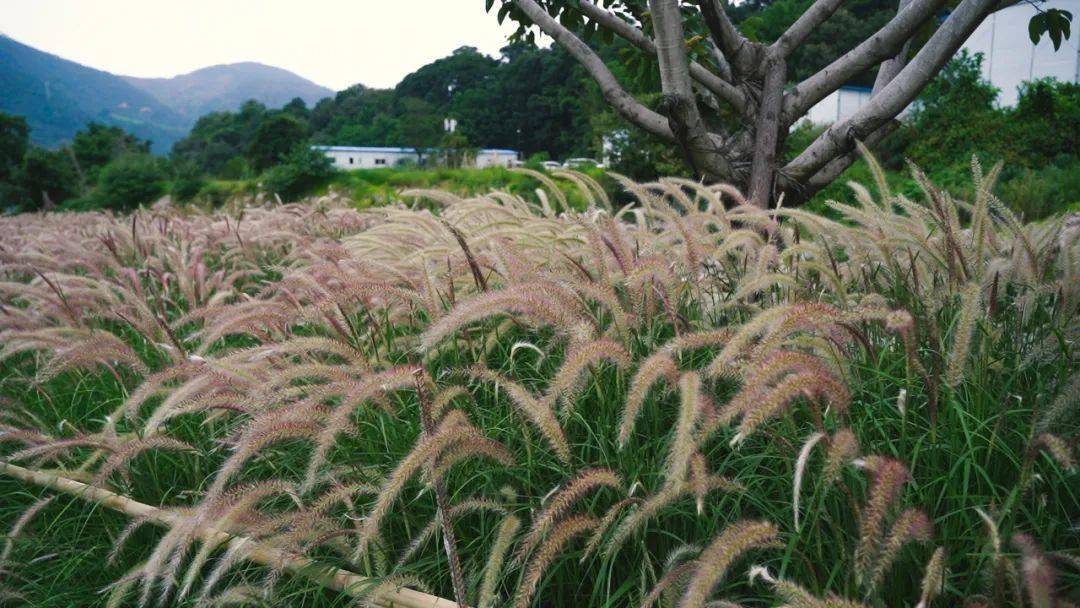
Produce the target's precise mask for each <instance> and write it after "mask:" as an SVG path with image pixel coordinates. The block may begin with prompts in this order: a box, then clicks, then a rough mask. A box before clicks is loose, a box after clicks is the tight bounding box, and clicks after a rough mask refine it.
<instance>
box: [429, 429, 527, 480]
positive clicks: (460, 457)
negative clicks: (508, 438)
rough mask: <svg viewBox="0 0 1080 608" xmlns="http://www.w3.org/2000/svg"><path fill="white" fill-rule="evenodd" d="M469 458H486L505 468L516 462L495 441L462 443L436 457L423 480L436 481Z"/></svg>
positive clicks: (509, 452)
mask: <svg viewBox="0 0 1080 608" xmlns="http://www.w3.org/2000/svg"><path fill="white" fill-rule="evenodd" d="M471 458H487V459H488V460H491V461H494V462H497V463H499V464H501V465H503V466H505V467H509V466H513V465H514V463H515V462H516V461H515V460H514V454H513V452H511V451H510V450H509V449H508V448H507V447H506V446H504V445H503V444H501V443H499V442H497V441H494V440H491V439H487V440H483V441H470V442H463V443H458V444H455V445H452V446H450V447H448V448H446V449H445V450H443V451H442V453H440V454H439V455H438V456H437V457H436V460H435V465H434V466H433V467H432V468H431V469H430V470H429V471H426V472H425V473H424V480H425V481H431V480H435V479H438V478H440V477H442V476H443V475H445V474H446V472H447V471H449V470H450V469H451V468H453V466H454V465H456V464H458V463H459V462H462V461H464V460H468V459H471Z"/></svg>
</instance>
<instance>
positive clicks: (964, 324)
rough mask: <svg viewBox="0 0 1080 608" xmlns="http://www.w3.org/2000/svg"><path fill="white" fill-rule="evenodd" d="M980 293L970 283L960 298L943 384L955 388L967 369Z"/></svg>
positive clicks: (975, 284) (976, 285)
mask: <svg viewBox="0 0 1080 608" xmlns="http://www.w3.org/2000/svg"><path fill="white" fill-rule="evenodd" d="M981 293H982V291H981V288H980V286H979V284H978V283H975V282H972V283H969V284H968V286H967V287H966V288H965V289H964V291H963V293H962V294H961V296H960V313H959V314H958V315H957V316H956V323H955V325H954V329H953V332H954V333H953V343H952V348H950V349H949V361H948V367H947V369H946V372H945V384H946V385H947V386H950V387H953V388H955V387H957V386H959V384H960V381H961V380H962V379H963V377H964V369H965V368H966V367H967V359H968V352H969V351H970V350H971V340H972V338H974V337H975V327H976V324H977V323H978V322H979V301H980V295H981Z"/></svg>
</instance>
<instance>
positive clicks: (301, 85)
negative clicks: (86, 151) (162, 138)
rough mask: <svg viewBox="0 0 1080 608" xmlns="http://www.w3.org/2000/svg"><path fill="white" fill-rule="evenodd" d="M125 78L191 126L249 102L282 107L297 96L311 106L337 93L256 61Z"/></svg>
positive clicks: (124, 77) (286, 71)
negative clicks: (166, 75)
mask: <svg viewBox="0 0 1080 608" xmlns="http://www.w3.org/2000/svg"><path fill="white" fill-rule="evenodd" d="M122 78H123V79H124V80H126V81H127V82H128V83H129V84H132V85H134V86H136V87H138V88H140V89H142V90H143V91H145V92H147V93H150V94H151V95H153V96H154V97H156V98H157V99H158V100H159V101H160V102H161V103H163V104H166V105H168V106H169V107H170V108H172V109H173V110H175V111H176V112H178V113H179V114H180V115H182V116H184V117H186V118H187V119H188V121H189V123H194V122H195V120H197V119H198V118H199V117H200V116H202V115H203V114H207V113H210V112H217V111H222V110H235V109H236V108H239V107H240V105H241V104H242V103H244V102H245V101H247V100H249V99H254V100H256V101H259V102H262V103H263V104H264V105H266V106H267V107H270V108H279V107H281V106H283V105H285V104H286V103H288V102H290V101H292V100H293V98H296V97H299V98H301V99H303V100H304V101H305V102H306V103H307V104H308V106H312V105H314V104H315V102H316V101H318V100H320V99H322V98H324V97H330V96H332V95H333V94H334V92H333V91H332V90H330V89H328V88H326V87H323V86H319V85H317V84H315V83H314V82H311V81H310V80H307V79H305V78H301V77H300V76H297V75H296V74H293V73H292V72H290V71H288V70H283V69H281V68H275V67H273V66H269V65H263V64H261V63H254V62H245V63H231V64H228V65H215V66H210V67H208V68H203V69H201V70H195V71H194V72H191V73H189V74H182V75H180V76H175V77H173V78H135V77H133V76H123V77H122Z"/></svg>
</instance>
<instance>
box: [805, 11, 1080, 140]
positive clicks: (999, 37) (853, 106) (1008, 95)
mask: <svg viewBox="0 0 1080 608" xmlns="http://www.w3.org/2000/svg"><path fill="white" fill-rule="evenodd" d="M1039 8H1040V9H1041V10H1046V9H1050V8H1057V9H1063V10H1067V11H1070V12H1071V13H1072V14H1074V15H1080V0H1046V2H1039ZM1035 12H1036V9H1035V7H1034V6H1032V5H1031V4H1029V3H1027V2H1019V3H1017V4H1014V5H1012V6H1010V7H1008V8H1003V9H1001V10H999V11H997V12H994V13H992V14H991V15H990V16H989V17H987V18H986V20H985V21H983V22H982V24H981V25H979V27H978V28H977V29H976V30H975V32H974V33H972V35H971V37H970V38H968V39H967V41H966V42H964V45H963V47H962V48H965V49H967V51H968V53H969V54H974V53H982V54H983V61H982V71H983V78H985V79H986V80H988V81H989V82H990V84H992V85H994V86H995V87H997V88H998V89H1000V90H1001V92H1000V93H999V94H998V100H997V101H998V105H1001V106H1005V107H1012V106H1015V105H1016V102H1017V100H1018V99H1019V97H1020V85H1021V83H1024V82H1027V81H1030V80H1036V79H1039V78H1045V77H1054V78H1057V79H1058V80H1061V81H1064V82H1080V44H1078V39H1080V36H1078V35H1077V34H1075V33H1074V34H1073V36H1071V37H1070V38H1069V39H1068V40H1064V41H1062V43H1061V48H1059V49H1058V50H1057V51H1055V50H1054V45H1053V43H1052V42H1051V41H1050V37H1049V36H1046V35H1044V36H1043V37H1042V38H1041V39H1040V40H1039V44H1037V45H1036V44H1032V43H1031V38H1030V37H1029V36H1028V22H1029V21H1031V17H1032V16H1033V15H1035ZM869 99H870V89H868V88H865V87H841V88H840V89H839V90H837V91H834V92H832V93H830V94H829V96H828V97H826V98H825V99H822V100H821V101H819V102H818V103H817V104H816V105H814V107H812V108H810V111H809V112H808V113H807V115H806V118H807V119H808V120H809V121H810V122H812V123H814V124H819V125H820V124H829V123H833V122H836V121H839V120H843V119H845V118H847V117H849V116H851V115H852V114H854V113H855V112H856V111H857V110H858V109H859V108H861V107H862V106H863V104H865V103H866V102H867V101H868V100H869ZM906 111H907V110H905V112H906Z"/></svg>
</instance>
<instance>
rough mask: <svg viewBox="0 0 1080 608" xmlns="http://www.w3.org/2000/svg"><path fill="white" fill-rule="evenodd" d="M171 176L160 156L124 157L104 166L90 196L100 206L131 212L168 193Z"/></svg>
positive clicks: (130, 155)
mask: <svg viewBox="0 0 1080 608" xmlns="http://www.w3.org/2000/svg"><path fill="white" fill-rule="evenodd" d="M168 178H169V175H168V172H167V171H166V168H165V163H164V162H163V160H162V159H160V158H157V157H154V156H150V155H148V154H129V155H127V156H121V157H120V158H118V159H116V160H114V161H112V162H111V163H109V164H108V165H105V167H104V168H102V169H101V172H100V176H99V178H98V183H97V186H95V188H94V191H93V192H92V193H91V194H90V199H91V201H92V203H93V205H94V206H97V207H102V208H108V209H115V210H117V211H131V210H133V209H135V208H137V207H138V206H139V205H144V204H147V203H152V202H154V201H155V200H157V199H158V198H160V197H161V196H162V195H163V194H165V192H166V190H167V189H168Z"/></svg>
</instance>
